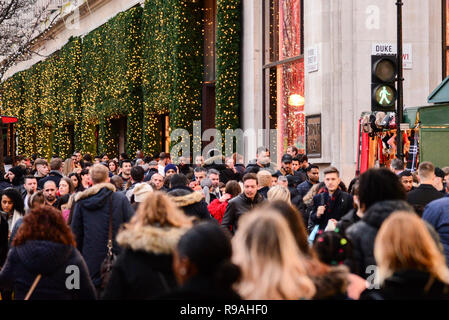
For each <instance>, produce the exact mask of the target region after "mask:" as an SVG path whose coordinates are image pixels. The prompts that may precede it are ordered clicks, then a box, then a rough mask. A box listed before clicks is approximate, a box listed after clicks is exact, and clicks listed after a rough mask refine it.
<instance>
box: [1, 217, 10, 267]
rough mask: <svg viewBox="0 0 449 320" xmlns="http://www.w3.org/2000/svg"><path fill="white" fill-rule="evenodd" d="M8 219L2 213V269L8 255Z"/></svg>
mask: <svg viewBox="0 0 449 320" xmlns="http://www.w3.org/2000/svg"><path fill="white" fill-rule="evenodd" d="M8 233H9V228H8V221H7V220H6V218H5V217H4V216H3V215H0V269H1V268H2V266H3V264H4V263H5V261H6V256H7V255H8V249H9V248H8Z"/></svg>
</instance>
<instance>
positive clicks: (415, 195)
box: [407, 161, 444, 216]
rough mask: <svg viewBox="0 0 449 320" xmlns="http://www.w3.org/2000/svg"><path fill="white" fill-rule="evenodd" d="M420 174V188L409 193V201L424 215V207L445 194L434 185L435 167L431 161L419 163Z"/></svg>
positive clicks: (417, 211) (418, 212)
mask: <svg viewBox="0 0 449 320" xmlns="http://www.w3.org/2000/svg"><path fill="white" fill-rule="evenodd" d="M418 175H419V179H420V181H421V184H420V185H419V187H418V188H416V189H415V190H413V191H410V192H409V193H408V194H407V202H408V203H410V204H411V205H412V206H413V208H414V209H415V211H416V213H417V214H419V215H420V216H422V213H423V210H424V207H425V206H426V205H427V204H428V203H430V202H432V201H433V200H436V199H440V198H442V197H443V196H444V194H442V193H441V192H439V191H438V190H437V189H435V187H434V186H433V185H432V184H433V182H434V180H435V167H434V165H433V164H432V163H431V162H427V161H426V162H423V163H421V164H420V165H419V168H418Z"/></svg>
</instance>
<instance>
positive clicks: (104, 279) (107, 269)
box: [100, 194, 116, 290]
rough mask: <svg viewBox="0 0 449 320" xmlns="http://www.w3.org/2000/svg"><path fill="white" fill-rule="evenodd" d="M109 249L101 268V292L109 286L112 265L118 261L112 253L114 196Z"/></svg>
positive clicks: (110, 217) (110, 216)
mask: <svg viewBox="0 0 449 320" xmlns="http://www.w3.org/2000/svg"><path fill="white" fill-rule="evenodd" d="M107 249H108V252H107V254H106V258H105V259H104V260H103V262H102V263H101V268H100V278H101V286H100V288H101V290H104V289H105V288H106V285H107V284H108V281H109V278H110V276H111V272H112V265H113V264H114V261H115V259H116V256H115V254H113V253H112V194H111V196H110V198H109V233H108V244H107Z"/></svg>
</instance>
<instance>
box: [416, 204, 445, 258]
mask: <svg viewBox="0 0 449 320" xmlns="http://www.w3.org/2000/svg"><path fill="white" fill-rule="evenodd" d="M422 218H423V219H424V220H425V221H427V222H428V223H429V224H431V225H432V226H433V227H434V228H435V230H436V232H438V235H439V236H440V241H441V243H442V244H443V247H444V254H445V256H446V263H447V264H448V265H449V195H447V196H445V197H444V198H441V199H438V200H434V201H432V202H430V203H429V204H428V205H427V206H426V207H425V208H424V212H423V215H422Z"/></svg>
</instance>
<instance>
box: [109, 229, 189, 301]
mask: <svg viewBox="0 0 449 320" xmlns="http://www.w3.org/2000/svg"><path fill="white" fill-rule="evenodd" d="M184 231H185V230H183V229H179V228H169V229H163V228H158V227H153V226H144V227H138V229H130V230H123V231H121V232H120V233H119V235H118V236H117V242H118V244H119V245H120V246H121V247H123V248H125V249H124V250H123V252H122V253H121V254H120V255H119V256H118V258H117V261H116V262H115V263H114V266H113V268H112V274H111V278H110V279H109V282H108V285H107V287H106V290H105V292H104V295H103V297H102V298H103V299H107V300H141V299H151V298H154V297H156V296H159V295H162V294H166V293H168V292H169V291H170V290H172V289H174V288H176V280H175V277H174V274H173V271H172V270H173V269H172V252H173V250H174V248H175V246H176V244H177V242H178V240H179V238H180V237H181V236H182V234H183V233H184Z"/></svg>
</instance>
